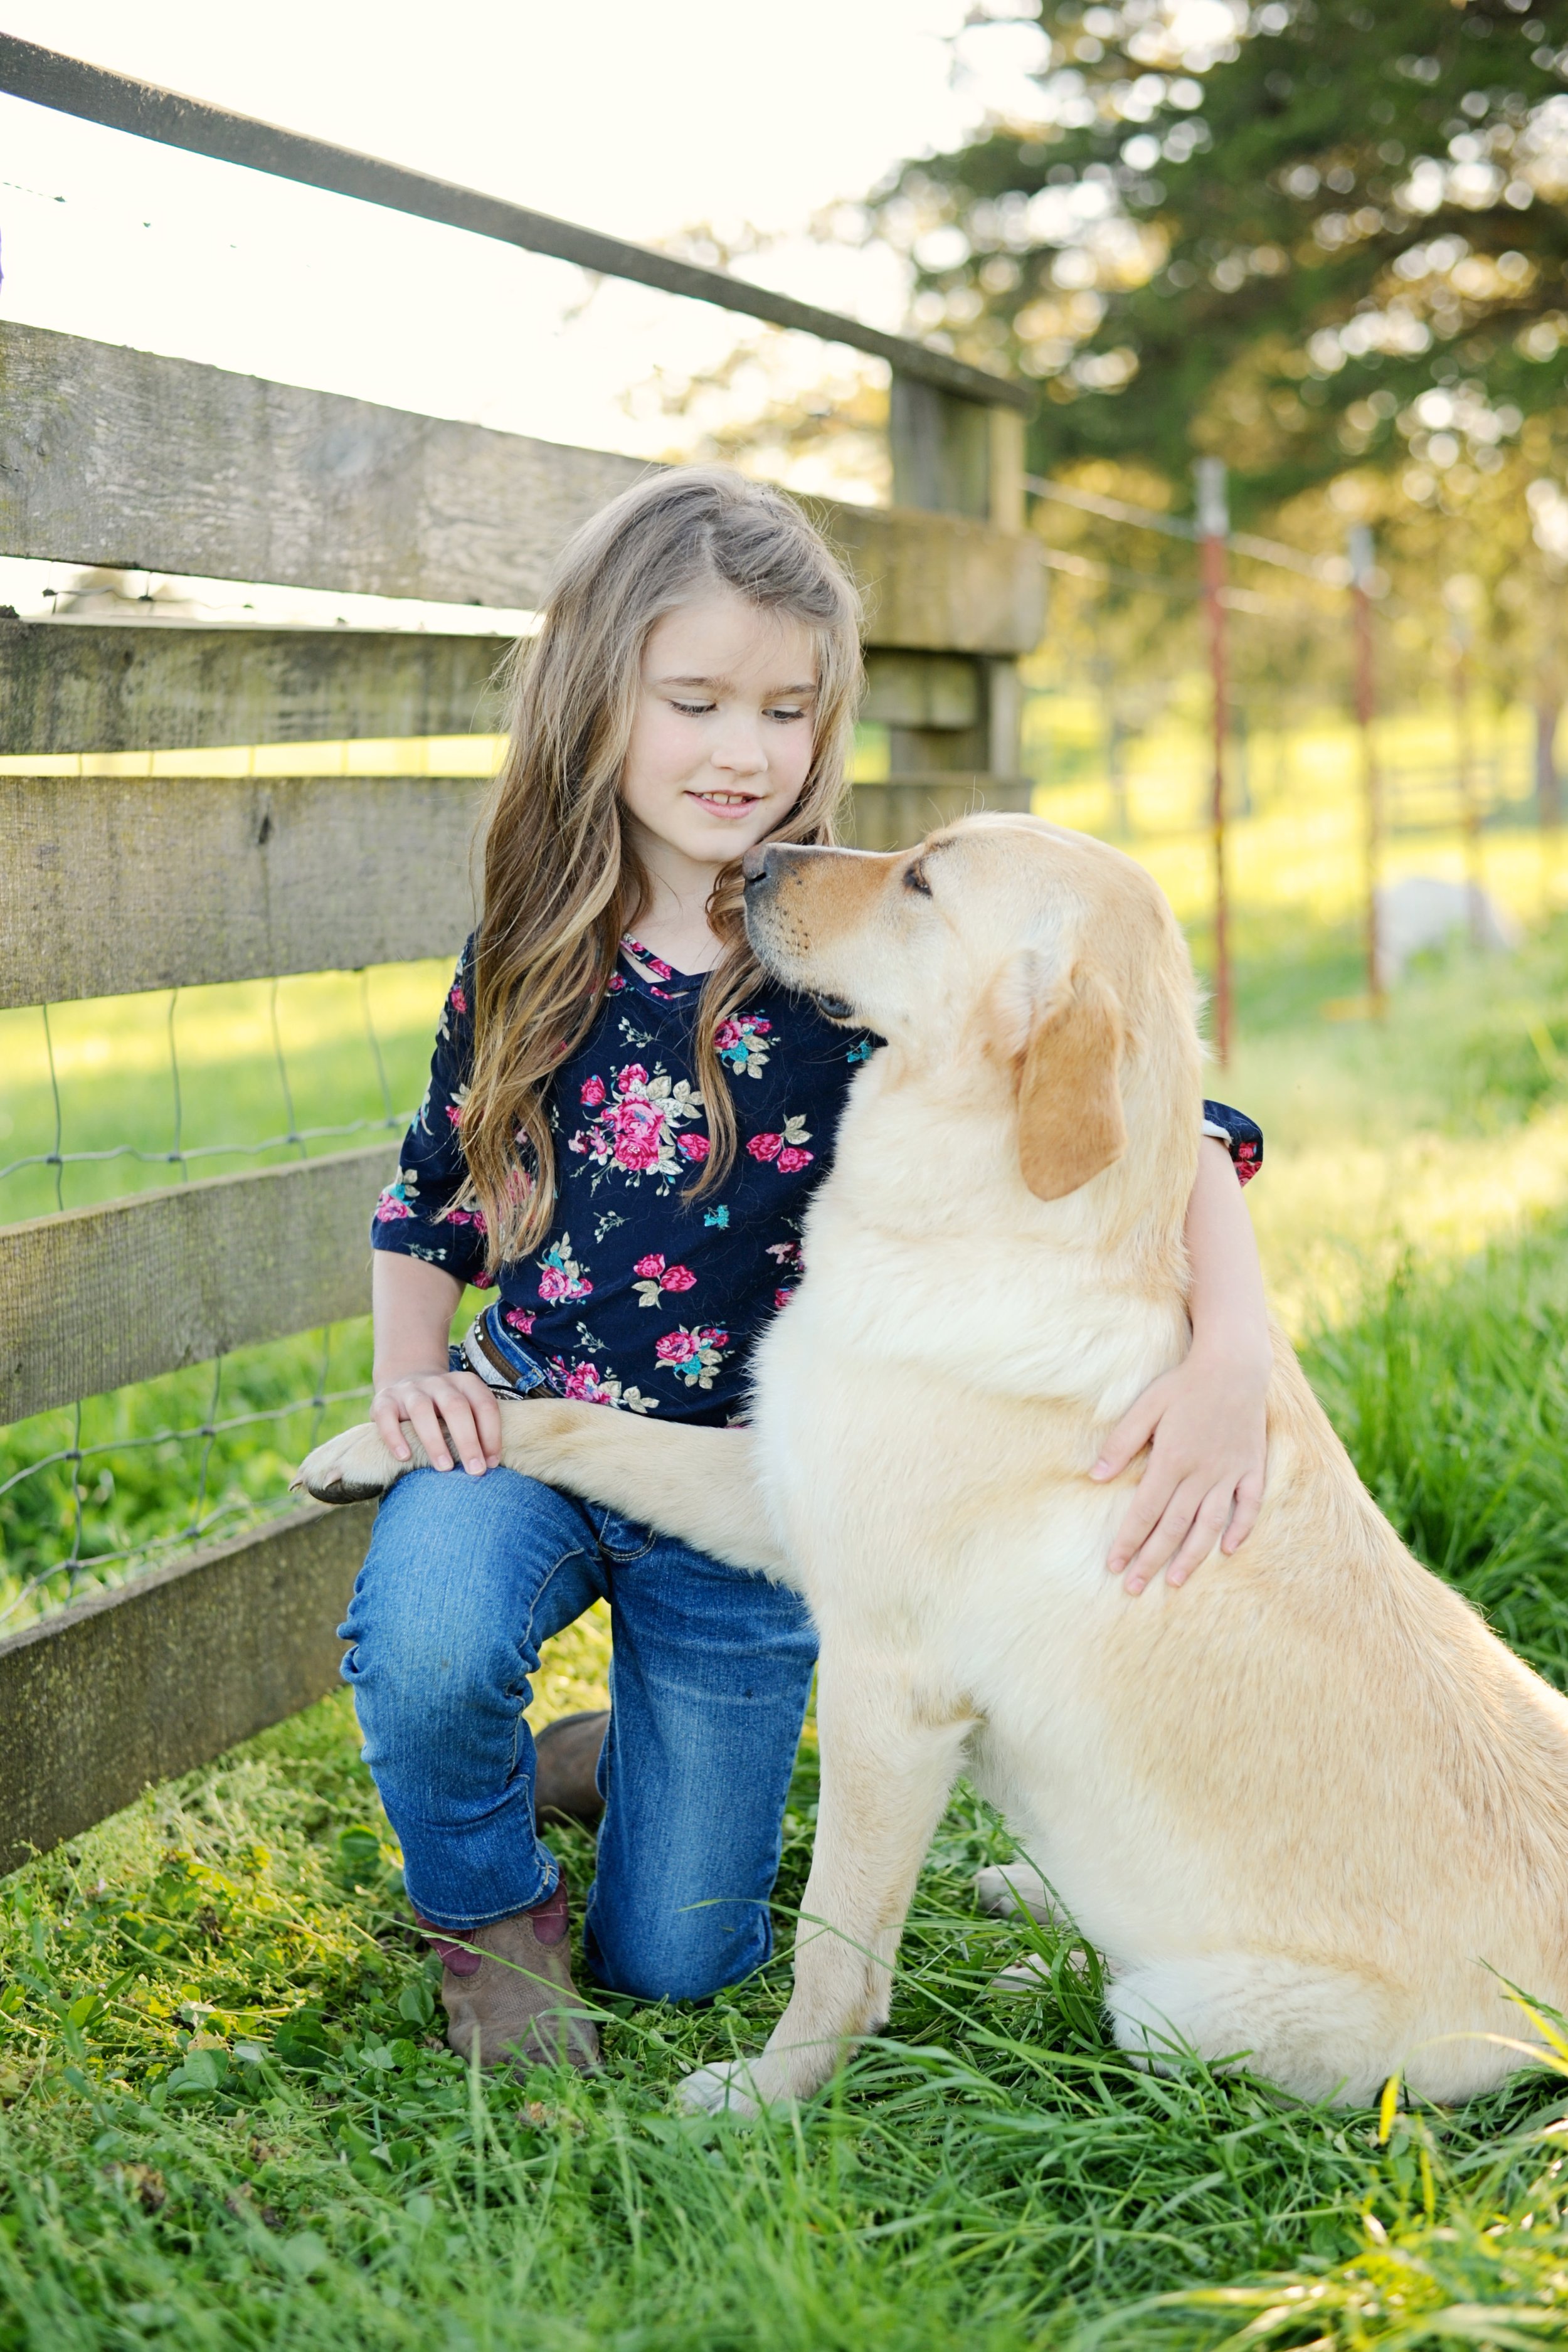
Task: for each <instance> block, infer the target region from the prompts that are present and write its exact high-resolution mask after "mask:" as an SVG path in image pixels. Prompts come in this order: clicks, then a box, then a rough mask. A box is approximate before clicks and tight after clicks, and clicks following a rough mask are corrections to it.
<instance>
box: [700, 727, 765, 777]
mask: <svg viewBox="0 0 1568 2352" xmlns="http://www.w3.org/2000/svg"><path fill="white" fill-rule="evenodd" d="M709 757H710V761H711V764H712V765H713V766H714V767H715V768H721V769H722V770H723V772H724V773H725V774H726V775H730V776H755V775H760V774H761V772H762V771H763V769H764V768H765V767H766V766H767V764H768V754H767V746H766V744H765V743H764V742H763V732H762V729H761V727H760V726H757V725H752V724H751V723H749V722H748V721H747V720H745V719H740V718H736V719H731V723H730V725H729V726H727V727H726V728H725V729H724V730H723V731H722V733H721V736H720V738H719V740H718V741H717V742H716V743H715V744H714V746H713V749H712V751H711V752H710V754H709Z"/></svg>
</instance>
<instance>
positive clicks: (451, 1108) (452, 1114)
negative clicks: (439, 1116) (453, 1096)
mask: <svg viewBox="0 0 1568 2352" xmlns="http://www.w3.org/2000/svg"><path fill="white" fill-rule="evenodd" d="M447 1118H449V1119H450V1120H451V1122H452V1125H453V1126H454V1127H461V1126H462V1124H463V1106H462V1104H461V1103H455V1102H449V1103H448V1104H447Z"/></svg>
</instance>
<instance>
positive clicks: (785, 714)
mask: <svg viewBox="0 0 1568 2352" xmlns="http://www.w3.org/2000/svg"><path fill="white" fill-rule="evenodd" d="M763 718H764V719H804V718H805V711H804V710H791V709H785V708H784V707H783V706H782V705H775V706H774V708H773V709H771V710H765V711H764V712H763Z"/></svg>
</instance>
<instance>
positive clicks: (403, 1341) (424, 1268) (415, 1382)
mask: <svg viewBox="0 0 1568 2352" xmlns="http://www.w3.org/2000/svg"><path fill="white" fill-rule="evenodd" d="M462 1295H463V1286H462V1284H461V1283H460V1282H458V1280H457V1279H456V1278H455V1277H454V1276H452V1275H449V1274H447V1273H445V1272H443V1270H442V1268H441V1267H440V1266H438V1265H428V1264H427V1263H426V1260H425V1259H423V1258H417V1257H405V1256H404V1255H401V1254H400V1253H398V1252H396V1251H393V1250H377V1251H376V1253H375V1259H374V1267H373V1270H372V1293H371V1296H372V1302H373V1304H374V1309H375V1369H374V1371H373V1372H372V1374H371V1378H372V1381H374V1387H375V1394H374V1398H373V1400H372V1402H371V1408H370V1417H371V1419H372V1421H374V1423H375V1425H376V1428H377V1429H378V1430H379V1431H380V1432H381V1434H382V1436H383V1437H384V1439H385V1441H386V1443H387V1444H388V1445H389V1446H390V1447H391V1448H392V1451H393V1453H394V1454H395V1455H396V1456H397V1459H398V1460H399V1462H406V1461H407V1460H408V1458H409V1444H408V1440H407V1439H406V1438H405V1435H404V1434H403V1423H405V1421H406V1422H408V1423H411V1424H412V1425H413V1427H414V1429H415V1430H416V1432H417V1433H418V1436H419V1442H420V1444H422V1445H423V1446H424V1448H425V1451H426V1454H428V1455H429V1457H430V1464H431V1467H432V1468H433V1469H436V1470H450V1469H451V1467H452V1466H453V1461H452V1457H453V1455H454V1454H456V1456H457V1458H458V1461H459V1462H461V1464H462V1465H463V1467H464V1469H465V1470H467V1471H468V1473H469V1474H470V1475H471V1476H473V1477H476V1478H478V1477H481V1476H482V1475H484V1473H485V1471H487V1470H493V1469H494V1468H495V1466H496V1464H497V1463H498V1462H499V1461H500V1406H499V1405H498V1404H497V1402H496V1401H495V1399H494V1397H493V1396H492V1395H491V1394H490V1392H489V1389H488V1388H487V1387H486V1386H485V1384H484V1382H483V1381H481V1380H480V1379H479V1378H478V1376H477V1375H476V1374H475V1373H473V1372H452V1371H448V1370H447V1332H448V1331H449V1330H450V1329H451V1326H452V1318H453V1316H454V1315H455V1314H456V1313H457V1311H458V1300H459V1299H460V1298H461V1297H462ZM443 1423H445V1427H443ZM448 1438H450V1441H451V1443H450V1445H448V1444H447V1440H448Z"/></svg>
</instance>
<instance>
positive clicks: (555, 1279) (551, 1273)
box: [539, 1234, 594, 1307]
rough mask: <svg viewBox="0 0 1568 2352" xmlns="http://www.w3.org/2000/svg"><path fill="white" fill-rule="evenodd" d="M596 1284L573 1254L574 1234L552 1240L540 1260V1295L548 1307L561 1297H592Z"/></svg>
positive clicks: (563, 1235)
mask: <svg viewBox="0 0 1568 2352" xmlns="http://www.w3.org/2000/svg"><path fill="white" fill-rule="evenodd" d="M593 1295H594V1286H593V1284H592V1283H591V1282H590V1281H589V1280H588V1279H587V1277H586V1276H585V1275H584V1272H583V1269H582V1267H581V1266H580V1265H578V1264H577V1261H576V1259H575V1258H574V1256H573V1255H572V1236H571V1234H562V1236H561V1239H560V1240H559V1241H558V1242H552V1243H551V1244H550V1247H549V1248H548V1249H547V1250H546V1251H545V1253H544V1255H543V1256H542V1258H541V1259H540V1261H539V1296H540V1297H541V1298H542V1300H543V1301H544V1304H545V1305H546V1306H547V1307H551V1306H553V1305H554V1304H555V1302H556V1300H557V1299H560V1298H591V1297H593Z"/></svg>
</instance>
